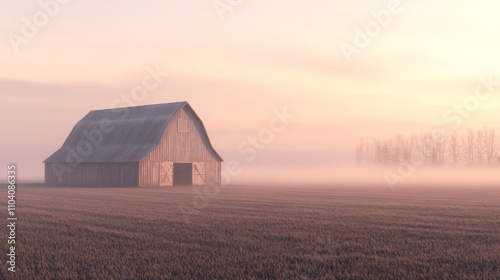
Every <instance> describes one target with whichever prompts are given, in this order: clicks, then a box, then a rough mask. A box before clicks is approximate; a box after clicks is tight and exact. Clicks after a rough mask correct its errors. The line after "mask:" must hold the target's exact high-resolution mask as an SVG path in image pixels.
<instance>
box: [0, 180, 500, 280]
mask: <svg viewBox="0 0 500 280" xmlns="http://www.w3.org/2000/svg"><path fill="white" fill-rule="evenodd" d="M193 190H194V188H191V187H184V188H182V187H174V188H161V189H160V188H145V189H137V188H124V189H119V188H58V187H47V186H37V185H26V186H20V187H19V190H18V197H17V200H18V215H19V221H18V229H17V230H18V232H17V235H18V244H17V246H18V247H17V255H18V266H17V272H16V273H15V275H14V274H12V273H7V270H6V268H7V265H6V264H5V262H2V263H3V265H2V266H1V270H0V277H1V278H2V279H500V191H499V189H498V188H497V189H496V190H495V189H493V188H489V189H488V188H476V189H472V188H471V189H466V188H459V189H456V190H451V189H449V188H425V187H406V188H401V189H398V190H397V191H396V192H390V190H389V189H388V188H385V187H379V188H377V187H347V186H344V187H320V186H317V187H314V186H303V187H279V186H271V187H264V186H260V187H251V186H230V187H227V188H224V189H221V190H220V192H219V193H218V194H215V195H211V196H208V197H206V196H203V199H201V198H202V196H201V195H200V193H202V192H203V189H198V190H199V191H200V192H199V193H198V195H196V196H195V194H194V192H193ZM2 191H5V189H4V188H2ZM5 196H6V195H5ZM194 199H196V200H195V201H194ZM1 202H2V205H5V199H2V200H1ZM179 207H183V208H179ZM186 207H191V208H186ZM180 209H183V211H184V212H185V211H191V212H190V213H189V214H186V213H184V214H183V211H180ZM186 209H190V210H186ZM194 210H196V211H194ZM1 213H2V216H1V217H2V219H4V220H5V218H6V217H5V216H6V211H4V210H2V211H1ZM1 234H2V240H3V241H2V243H3V249H4V252H6V251H7V244H6V241H5V240H6V235H7V230H6V229H4V230H2V232H1ZM4 259H5V256H4Z"/></svg>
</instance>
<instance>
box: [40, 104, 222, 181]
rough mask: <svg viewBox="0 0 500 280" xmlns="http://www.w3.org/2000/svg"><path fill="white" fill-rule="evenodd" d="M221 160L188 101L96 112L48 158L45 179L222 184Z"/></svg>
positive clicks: (80, 122)
mask: <svg viewBox="0 0 500 280" xmlns="http://www.w3.org/2000/svg"><path fill="white" fill-rule="evenodd" d="M221 162H222V158H221V157H220V156H219V155H218V154H217V152H216V151H215V149H214V148H213V147H212V144H211V143H210V140H209V138H208V135H207V132H206V130H205V127H204V125H203V122H202V121H201V119H200V118H199V117H198V115H197V114H196V113H195V112H194V110H193V109H192V108H191V106H190V105H189V104H188V103H187V102H177V103H168V104H158V105H148V106H138V107H128V108H117V109H109V110H96V111H91V112H90V113H89V114H87V115H86V116H85V117H84V118H83V119H82V120H81V121H79V122H78V123H77V124H76V126H75V127H74V128H73V130H72V131H71V133H70V135H69V136H68V138H67V139H66V141H65V142H64V144H63V146H62V147H61V148H60V149H59V150H57V151H56V152H55V153H54V154H53V155H51V156H50V157H49V158H47V159H46V160H45V161H44V163H45V183H47V184H58V185H75V186H177V185H179V186H180V185H184V186H189V185H195V186H202V185H218V184H220V182H221Z"/></svg>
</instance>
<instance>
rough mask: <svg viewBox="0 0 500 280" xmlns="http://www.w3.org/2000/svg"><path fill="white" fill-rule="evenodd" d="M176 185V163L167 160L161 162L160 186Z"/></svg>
mask: <svg viewBox="0 0 500 280" xmlns="http://www.w3.org/2000/svg"><path fill="white" fill-rule="evenodd" d="M173 185H174V163H173V162H170V161H165V162H162V163H160V187H171V186H173Z"/></svg>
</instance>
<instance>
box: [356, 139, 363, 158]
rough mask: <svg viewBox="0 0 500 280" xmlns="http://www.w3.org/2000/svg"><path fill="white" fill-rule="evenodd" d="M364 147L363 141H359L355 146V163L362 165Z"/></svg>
mask: <svg viewBox="0 0 500 280" xmlns="http://www.w3.org/2000/svg"><path fill="white" fill-rule="evenodd" d="M364 146H365V144H364V141H363V139H361V141H359V143H358V145H357V146H356V161H357V162H358V163H362V162H363V161H365V154H364V148H365V147H364Z"/></svg>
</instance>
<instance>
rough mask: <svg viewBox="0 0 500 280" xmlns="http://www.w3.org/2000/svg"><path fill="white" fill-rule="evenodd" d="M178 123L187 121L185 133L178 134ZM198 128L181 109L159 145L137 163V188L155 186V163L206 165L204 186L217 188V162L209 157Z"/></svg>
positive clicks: (206, 144)
mask: <svg viewBox="0 0 500 280" xmlns="http://www.w3.org/2000/svg"><path fill="white" fill-rule="evenodd" d="M179 119H187V120H188V121H187V128H188V132H179V131H178V124H179ZM202 131H203V129H202V124H201V123H200V122H199V121H198V119H197V118H196V117H195V116H194V115H193V114H192V112H191V111H190V110H188V109H186V108H185V107H184V108H182V109H181V110H179V111H178V112H177V113H176V114H175V115H174V117H173V118H172V119H171V121H170V123H169V124H168V126H167V128H166V129H165V132H164V133H163V136H162V138H161V140H160V143H159V145H158V146H157V147H156V148H155V149H153V150H152V151H151V153H149V155H148V156H146V157H145V158H144V159H143V160H142V161H141V162H140V163H139V186H158V183H159V182H158V180H159V179H158V178H159V175H158V174H157V173H158V170H157V169H158V163H161V162H165V161H171V162H178V163H192V162H195V161H203V162H206V164H207V165H206V166H207V171H206V172H207V184H220V162H219V161H217V158H216V157H215V156H214V155H213V154H212V152H211V150H210V148H209V145H208V143H207V142H206V141H207V138H206V136H204V135H202Z"/></svg>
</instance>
